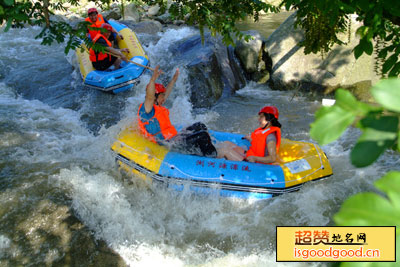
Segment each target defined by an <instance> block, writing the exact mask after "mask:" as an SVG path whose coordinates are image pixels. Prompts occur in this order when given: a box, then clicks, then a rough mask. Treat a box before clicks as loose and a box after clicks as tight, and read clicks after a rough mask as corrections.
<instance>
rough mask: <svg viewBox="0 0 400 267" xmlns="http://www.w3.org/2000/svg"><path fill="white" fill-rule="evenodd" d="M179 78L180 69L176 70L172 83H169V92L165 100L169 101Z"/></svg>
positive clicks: (166, 93)
mask: <svg viewBox="0 0 400 267" xmlns="http://www.w3.org/2000/svg"><path fill="white" fill-rule="evenodd" d="M178 77H179V68H177V69H176V71H175V74H174V76H172V79H171V81H170V82H169V83H168V85H167V87H166V89H167V91H166V92H165V99H167V98H168V96H169V94H170V93H171V92H172V89H173V88H174V85H175V83H176V80H178Z"/></svg>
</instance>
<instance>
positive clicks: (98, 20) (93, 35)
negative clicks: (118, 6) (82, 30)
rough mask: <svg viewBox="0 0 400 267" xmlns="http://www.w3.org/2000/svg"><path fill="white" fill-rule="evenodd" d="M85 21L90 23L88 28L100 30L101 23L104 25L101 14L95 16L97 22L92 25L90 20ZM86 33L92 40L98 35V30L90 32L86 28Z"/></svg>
mask: <svg viewBox="0 0 400 267" xmlns="http://www.w3.org/2000/svg"><path fill="white" fill-rule="evenodd" d="M85 21H87V22H89V23H90V25H89V27H93V28H101V25H103V23H105V22H104V18H103V16H102V15H101V14H97V20H96V22H95V23H93V22H92V21H91V20H90V18H86V19H85ZM88 31H89V36H90V38H91V39H92V40H93V39H94V37H96V35H97V34H98V33H100V31H99V30H91V29H90V28H88Z"/></svg>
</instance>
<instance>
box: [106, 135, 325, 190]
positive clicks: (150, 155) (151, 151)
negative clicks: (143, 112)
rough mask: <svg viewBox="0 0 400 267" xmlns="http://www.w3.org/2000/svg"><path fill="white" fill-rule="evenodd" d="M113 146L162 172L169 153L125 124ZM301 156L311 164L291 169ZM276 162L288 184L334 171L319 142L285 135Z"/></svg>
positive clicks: (131, 170) (131, 157)
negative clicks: (302, 167)
mask: <svg viewBox="0 0 400 267" xmlns="http://www.w3.org/2000/svg"><path fill="white" fill-rule="evenodd" d="M112 150H113V151H114V152H115V153H117V154H120V155H122V156H124V157H125V158H127V159H129V160H131V161H134V162H136V163H137V164H139V165H141V166H146V168H147V169H149V170H150V171H152V172H154V173H158V172H159V169H160V166H161V163H162V161H163V160H164V158H165V155H166V154H167V153H168V149H167V148H165V147H163V146H160V145H158V144H155V143H153V142H150V141H149V140H147V139H146V138H145V137H143V136H142V135H141V134H140V133H139V132H138V131H137V130H136V129H134V128H133V127H131V128H126V129H125V130H123V131H122V132H121V133H120V134H119V136H118V139H117V141H116V142H114V144H113V145H112ZM301 159H304V160H306V161H307V163H308V164H309V166H310V167H311V168H310V169H307V170H304V171H301V172H298V173H292V172H291V170H290V169H289V168H288V167H287V166H286V165H285V164H287V163H290V162H294V161H296V160H301ZM118 162H119V164H120V166H121V167H122V169H124V170H125V171H127V172H128V173H129V172H133V173H134V174H136V175H138V176H139V177H141V178H143V179H144V180H148V179H149V180H151V178H149V177H147V176H145V175H144V174H142V173H140V172H138V171H137V170H133V169H132V168H131V167H129V166H128V165H126V164H124V163H123V162H121V161H118ZM276 164H278V165H280V166H281V168H282V170H283V173H284V176H285V183H286V188H288V187H292V186H295V185H298V184H303V183H305V182H308V181H312V180H315V179H319V178H322V177H327V176H330V175H332V167H331V165H330V163H329V161H328V159H327V157H326V155H325V153H324V152H323V151H322V149H321V148H320V147H319V146H318V145H316V144H313V143H308V142H301V141H292V140H289V139H285V138H282V141H281V147H280V150H279V157H278V162H277V163H276Z"/></svg>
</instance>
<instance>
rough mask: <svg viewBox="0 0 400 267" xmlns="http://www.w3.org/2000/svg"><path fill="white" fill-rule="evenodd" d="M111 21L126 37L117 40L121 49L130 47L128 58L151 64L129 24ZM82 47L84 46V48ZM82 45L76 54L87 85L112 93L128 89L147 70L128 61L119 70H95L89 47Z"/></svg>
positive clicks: (139, 62) (143, 63)
mask: <svg viewBox="0 0 400 267" xmlns="http://www.w3.org/2000/svg"><path fill="white" fill-rule="evenodd" d="M109 23H110V24H111V26H113V28H114V29H115V30H117V31H118V33H119V34H121V35H122V36H123V37H124V39H122V40H121V39H120V38H117V40H118V47H119V48H120V49H122V48H128V49H129V54H128V55H127V58H129V59H130V60H131V61H133V62H136V63H138V64H141V65H144V66H147V65H148V64H149V59H148V56H147V55H146V54H145V52H144V50H143V48H142V46H141V44H140V43H139V40H138V39H137V37H136V34H135V33H134V32H133V31H132V30H131V29H129V28H128V27H127V26H125V25H123V24H120V23H118V22H116V21H112V20H110V21H109ZM81 47H83V50H82V49H81ZM81 47H78V48H77V49H76V55H77V58H78V61H79V68H80V72H81V75H82V79H83V83H84V84H85V85H86V86H87V87H90V88H95V89H98V90H101V91H105V92H112V93H119V92H122V91H126V90H129V89H131V88H132V87H133V86H135V85H136V84H137V83H138V82H139V79H138V78H139V76H140V75H142V73H143V72H144V70H145V68H144V67H141V66H138V65H135V64H133V63H126V62H122V64H121V68H120V69H118V70H110V69H109V70H107V71H99V70H95V69H94V68H93V66H92V62H91V61H90V59H89V51H88V49H87V47H86V46H85V45H84V44H82V45H81Z"/></svg>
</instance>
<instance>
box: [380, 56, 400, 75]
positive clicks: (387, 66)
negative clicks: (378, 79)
mask: <svg viewBox="0 0 400 267" xmlns="http://www.w3.org/2000/svg"><path fill="white" fill-rule="evenodd" d="M397 58H398V55H396V54H393V55H391V56H390V57H389V58H388V59H387V60H386V62H385V63H383V66H382V72H383V73H387V72H388V71H389V70H390V69H391V68H393V65H394V64H395V63H396V62H397Z"/></svg>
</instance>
